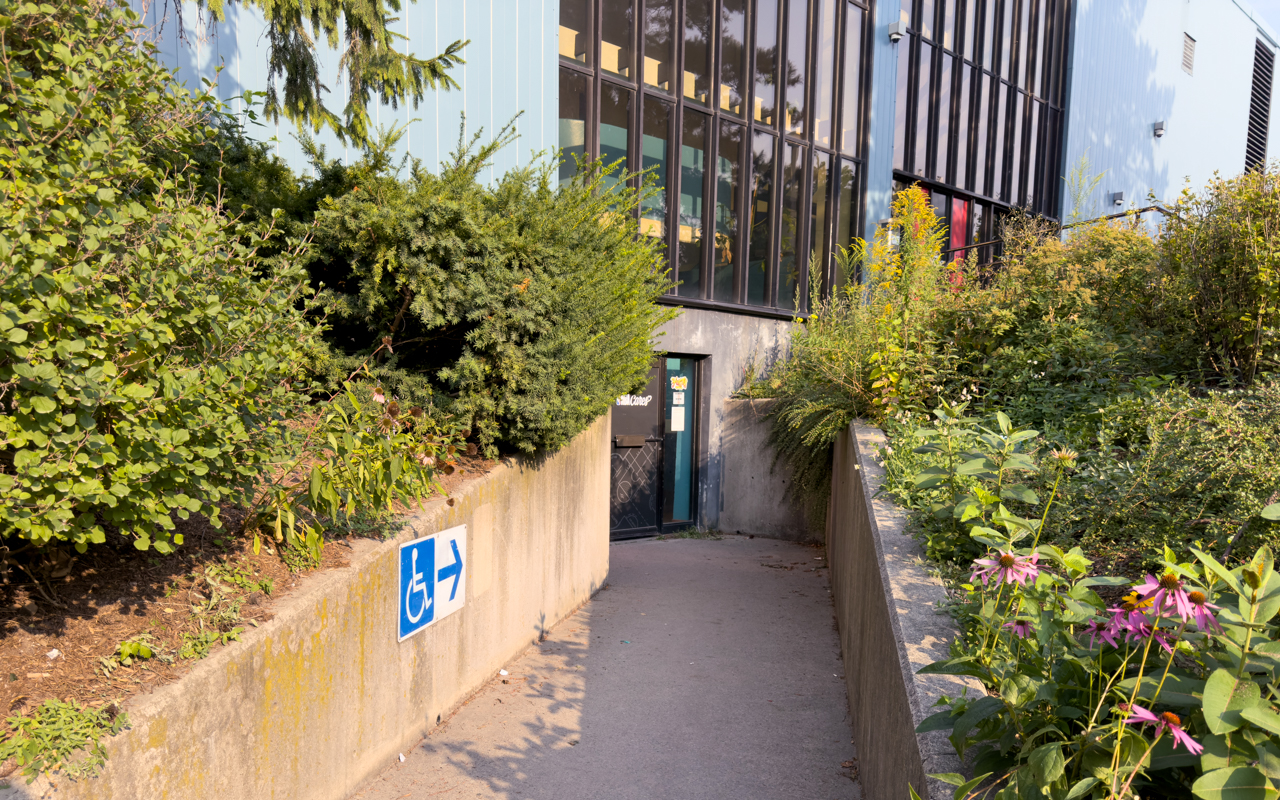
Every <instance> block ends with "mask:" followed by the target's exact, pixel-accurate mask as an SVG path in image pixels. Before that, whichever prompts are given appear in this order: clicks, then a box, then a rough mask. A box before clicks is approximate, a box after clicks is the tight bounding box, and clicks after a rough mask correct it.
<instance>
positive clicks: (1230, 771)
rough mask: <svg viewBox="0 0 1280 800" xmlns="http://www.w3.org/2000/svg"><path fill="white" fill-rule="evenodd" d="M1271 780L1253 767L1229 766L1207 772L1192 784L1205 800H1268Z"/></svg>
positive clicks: (1194, 789) (1195, 792)
mask: <svg viewBox="0 0 1280 800" xmlns="http://www.w3.org/2000/svg"><path fill="white" fill-rule="evenodd" d="M1269 789H1271V782H1270V781H1268V780H1267V776H1266V775H1263V774H1262V773H1261V772H1260V771H1258V770H1256V769H1254V768H1253V767H1227V768H1225V769H1215V770H1214V771H1213V772H1206V773H1205V774H1204V775H1201V776H1200V777H1199V778H1198V779H1197V780H1196V782H1195V783H1193V784H1192V785H1191V791H1192V792H1193V793H1194V794H1195V796H1196V797H1200V798H1203V800H1267V792H1268V790H1269Z"/></svg>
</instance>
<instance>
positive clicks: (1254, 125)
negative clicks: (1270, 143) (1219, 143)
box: [1244, 39, 1276, 170]
mask: <svg viewBox="0 0 1280 800" xmlns="http://www.w3.org/2000/svg"><path fill="white" fill-rule="evenodd" d="M1275 60H1276V57H1275V54H1274V53H1273V52H1271V48H1270V47H1269V46H1268V45H1267V44H1266V43H1264V42H1263V41H1262V40H1261V39H1259V40H1258V42H1257V45H1256V46H1255V48H1254V53H1253V88H1252V91H1251V92H1250V96H1249V138H1248V141H1247V142H1246V143H1245V146H1244V168H1245V169H1247V170H1249V169H1258V168H1260V167H1265V166H1266V163H1267V129H1268V125H1269V123H1270V121H1271V78H1272V73H1273V70H1274V69H1275Z"/></svg>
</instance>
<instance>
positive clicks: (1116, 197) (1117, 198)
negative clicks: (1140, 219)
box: [1111, 192, 1124, 206]
mask: <svg viewBox="0 0 1280 800" xmlns="http://www.w3.org/2000/svg"><path fill="white" fill-rule="evenodd" d="M1111 202H1112V203H1114V204H1115V205H1118V206H1122V205H1124V192H1112V193H1111Z"/></svg>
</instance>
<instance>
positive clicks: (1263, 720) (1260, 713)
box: [1240, 704, 1280, 736]
mask: <svg viewBox="0 0 1280 800" xmlns="http://www.w3.org/2000/svg"><path fill="white" fill-rule="evenodd" d="M1240 716H1241V717H1242V718H1243V719H1246V720H1248V721H1249V722H1252V723H1253V724H1254V725H1257V726H1258V727H1259V728H1262V729H1263V730H1264V731H1267V732H1269V733H1272V734H1275V735H1276V736H1280V714H1277V713H1276V712H1274V711H1272V710H1270V709H1269V708H1267V707H1266V706H1265V704H1259V705H1256V706H1250V707H1248V708H1245V709H1242V710H1241V711H1240Z"/></svg>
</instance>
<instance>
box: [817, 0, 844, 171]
mask: <svg viewBox="0 0 1280 800" xmlns="http://www.w3.org/2000/svg"><path fill="white" fill-rule="evenodd" d="M842 2H844V0H818V8H819V15H818V26H819V27H818V39H817V48H818V53H817V59H816V61H815V63H814V66H813V69H814V84H813V100H814V103H813V135H814V137H815V139H816V141H817V142H818V144H819V145H821V146H822V147H830V146H831V142H832V137H833V136H834V135H835V132H834V131H833V130H832V128H833V125H834V123H835V101H836V65H837V64H838V59H837V58H836V7H837V3H842Z"/></svg>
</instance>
